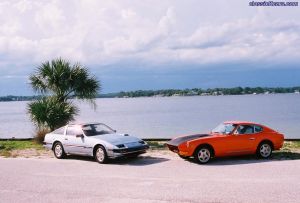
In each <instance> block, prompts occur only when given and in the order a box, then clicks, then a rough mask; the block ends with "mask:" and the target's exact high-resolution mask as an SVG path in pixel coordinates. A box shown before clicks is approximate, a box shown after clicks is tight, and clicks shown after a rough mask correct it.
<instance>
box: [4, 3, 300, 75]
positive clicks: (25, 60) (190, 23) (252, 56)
mask: <svg viewBox="0 0 300 203" xmlns="http://www.w3.org/2000/svg"><path fill="white" fill-rule="evenodd" d="M191 2H192V3H194V4H195V5H193V4H192V3H191ZM197 3H198V4H199V2H198V1H188V3H187V4H183V3H182V2H180V1H165V2H163V3H161V2H160V1H143V3H141V2H140V1H97V0H94V1H93V0H89V1H86V0H82V1H55V0H53V1H30V0H28V1H27V0H24V1H2V2H1V3H0V23H1V27H0V55H1V56H2V57H1V60H2V63H0V70H4V69H5V67H4V66H5V64H18V65H16V67H19V66H20V67H21V66H22V67H24V64H25V65H26V67H29V66H30V65H32V64H38V63H40V62H41V61H44V60H50V59H52V58H54V57H58V56H62V57H66V58H68V59H70V60H72V61H81V62H83V63H85V64H96V65H106V64H114V63H120V62H122V61H123V60H124V61H128V60H131V61H139V62H144V63H147V64H149V63H150V64H156V65H159V64H168V63H174V62H181V63H194V64H209V63H224V62H232V61H249V62H252V61H264V62H268V63H269V62H270V63H271V62H274V61H275V62H282V63H284V62H285V61H295V62H297V60H298V58H299V57H300V51H299V47H300V46H299V45H300V23H299V15H296V14H295V15H294V18H291V17H290V14H288V13H292V12H294V11H293V10H292V9H293V8H286V10H282V9H280V8H278V9H277V8H270V9H273V10H271V11H270V10H266V9H254V8H249V7H248V4H247V2H246V3H245V5H242V6H244V7H239V8H234V5H235V3H236V1H232V2H231V5H232V7H231V9H232V11H231V12H232V13H233V14H232V17H230V15H228V16H226V20H223V21H222V20H215V19H209V18H204V17H203V15H200V14H199V19H197V15H195V14H194V13H195V12H197V11H198V12H200V11H201V12H204V11H203V7H205V9H206V10H207V12H208V13H209V11H210V12H214V8H215V7H214V6H215V5H217V4H216V3H211V4H214V6H212V5H210V3H209V2H205V3H202V4H203V5H201V7H200V6H199V5H196V4H197ZM224 8H225V7H224ZM250 9H252V10H250ZM276 9H277V10H276ZM287 9H290V11H291V12H290V11H288V10H287ZM240 10H244V11H245V12H244V13H245V15H242V14H240V13H241V11H240ZM235 11H237V12H236V13H239V15H240V16H239V17H238V18H237V17H236V15H234V13H235ZM284 13H286V17H285V14H284ZM276 16H279V17H276ZM216 18H217V17H216ZM183 19H184V20H183ZM20 70H21V69H20Z"/></svg>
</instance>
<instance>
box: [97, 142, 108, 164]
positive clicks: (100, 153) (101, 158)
mask: <svg viewBox="0 0 300 203" xmlns="http://www.w3.org/2000/svg"><path fill="white" fill-rule="evenodd" d="M95 159H96V161H97V162H98V163H100V164H105V163H107V161H108V157H107V153H106V150H105V148H104V147H103V146H97V147H96V149H95Z"/></svg>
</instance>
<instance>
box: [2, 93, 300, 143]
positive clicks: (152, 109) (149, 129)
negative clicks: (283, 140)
mask: <svg viewBox="0 0 300 203" xmlns="http://www.w3.org/2000/svg"><path fill="white" fill-rule="evenodd" d="M96 103H97V105H98V108H97V110H96V111H94V110H93V109H92V108H91V107H90V106H89V104H86V103H78V105H79V107H80V109H81V112H80V115H79V116H77V118H76V121H78V122H88V121H99V122H103V123H106V124H108V125H110V126H111V127H113V128H115V129H117V130H118V132H124V133H130V134H132V135H135V136H137V137H141V138H171V137H173V136H178V135H182V134H188V133H198V132H208V131H210V130H211V129H212V128H214V127H215V126H216V125H217V124H219V123H221V122H222V121H225V120H249V121H255V122H259V123H263V124H266V125H268V126H270V127H271V128H274V129H276V130H278V131H280V132H282V133H284V134H285V135H286V137H287V138H300V95H299V94H277V95H243V96H202V97H165V98H162V97H157V98H112V99H97V101H96ZM26 104H27V102H0V123H1V125H0V138H9V137H16V138H26V137H32V136H33V132H34V128H33V126H32V124H31V122H30V121H29V119H28V115H26Z"/></svg>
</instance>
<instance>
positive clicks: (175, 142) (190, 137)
mask: <svg viewBox="0 0 300 203" xmlns="http://www.w3.org/2000/svg"><path fill="white" fill-rule="evenodd" d="M208 136H211V135H210V134H196V135H187V136H182V137H177V138H174V139H172V140H170V141H169V142H167V144H169V145H173V146H178V145H179V144H181V143H183V142H186V141H190V140H194V139H198V138H201V137H208Z"/></svg>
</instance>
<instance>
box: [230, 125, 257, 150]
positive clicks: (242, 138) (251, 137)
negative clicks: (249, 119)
mask: <svg viewBox="0 0 300 203" xmlns="http://www.w3.org/2000/svg"><path fill="white" fill-rule="evenodd" d="M255 139H256V134H255V133H254V126H253V125H239V126H238V127H237V128H236V130H235V131H234V132H233V134H230V135H228V137H227V138H226V144H227V147H226V154H248V153H249V152H251V151H252V150H253V146H254V143H255Z"/></svg>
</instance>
